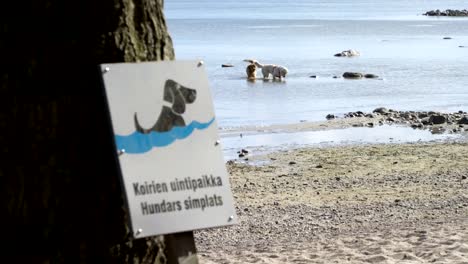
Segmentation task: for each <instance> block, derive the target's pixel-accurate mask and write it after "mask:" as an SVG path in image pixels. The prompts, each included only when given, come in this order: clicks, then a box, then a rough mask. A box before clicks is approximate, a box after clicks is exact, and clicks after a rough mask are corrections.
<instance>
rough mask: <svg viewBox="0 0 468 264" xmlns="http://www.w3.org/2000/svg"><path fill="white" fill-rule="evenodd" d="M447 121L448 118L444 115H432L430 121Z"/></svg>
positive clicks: (438, 122)
mask: <svg viewBox="0 0 468 264" xmlns="http://www.w3.org/2000/svg"><path fill="white" fill-rule="evenodd" d="M445 122H447V118H446V117H445V116H443V115H431V116H430V117H429V123H432V124H434V125H440V124H444V123H445Z"/></svg>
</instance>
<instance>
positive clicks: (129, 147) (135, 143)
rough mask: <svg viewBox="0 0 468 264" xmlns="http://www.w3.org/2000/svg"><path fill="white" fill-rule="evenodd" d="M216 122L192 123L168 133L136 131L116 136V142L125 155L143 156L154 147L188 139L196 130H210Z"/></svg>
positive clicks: (174, 128) (212, 120)
mask: <svg viewBox="0 0 468 264" xmlns="http://www.w3.org/2000/svg"><path fill="white" fill-rule="evenodd" d="M214 120H215V118H214V117H213V119H211V120H210V121H208V122H207V123H200V122H198V121H192V122H191V123H190V124H188V125H187V126H183V127H177V126H176V127H173V128H172V129H171V130H170V131H167V132H155V131H152V132H151V133H149V134H143V133H140V132H137V131H135V132H133V133H132V134H130V135H128V136H120V135H116V136H115V142H116V144H117V149H120V150H121V149H124V150H125V153H130V154H142V153H145V152H148V151H150V150H151V149H152V148H153V147H165V146H169V145H170V144H172V143H173V142H174V141H176V140H178V139H184V138H187V137H188V136H190V135H191V134H192V133H193V131H194V130H195V129H198V130H203V129H206V128H208V127H209V126H210V125H211V124H212V123H213V122H214Z"/></svg>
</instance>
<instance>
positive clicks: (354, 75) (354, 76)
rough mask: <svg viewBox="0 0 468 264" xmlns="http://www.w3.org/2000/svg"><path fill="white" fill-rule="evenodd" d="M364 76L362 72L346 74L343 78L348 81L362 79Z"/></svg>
mask: <svg viewBox="0 0 468 264" xmlns="http://www.w3.org/2000/svg"><path fill="white" fill-rule="evenodd" d="M363 76H364V75H363V74H362V73H360V72H345V73H343V78H347V79H361V78H362V77H363Z"/></svg>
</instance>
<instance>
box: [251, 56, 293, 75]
mask: <svg viewBox="0 0 468 264" xmlns="http://www.w3.org/2000/svg"><path fill="white" fill-rule="evenodd" d="M244 61H246V62H250V63H251V64H254V65H255V66H257V67H258V68H260V69H262V74H263V79H268V78H269V77H270V74H271V75H272V76H273V80H274V79H276V78H278V79H280V80H281V79H282V78H285V77H286V74H288V69H287V68H286V67H284V66H280V65H275V64H261V63H259V62H258V61H256V60H249V59H245V60H244Z"/></svg>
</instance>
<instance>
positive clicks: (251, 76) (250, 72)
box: [245, 63, 257, 81]
mask: <svg viewBox="0 0 468 264" xmlns="http://www.w3.org/2000/svg"><path fill="white" fill-rule="evenodd" d="M245 70H246V72H247V80H249V81H253V80H255V79H256V78H257V66H255V64H253V63H250V64H249V65H248V66H247V68H246V69H245Z"/></svg>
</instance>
